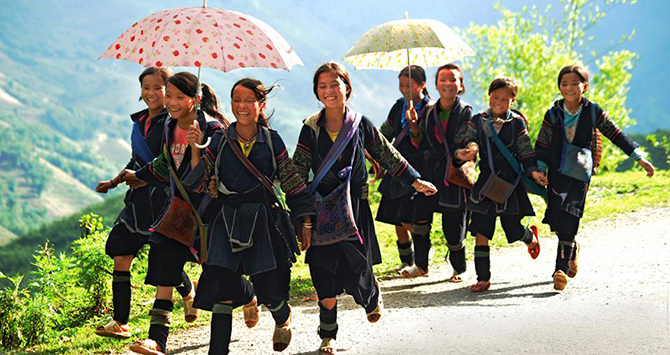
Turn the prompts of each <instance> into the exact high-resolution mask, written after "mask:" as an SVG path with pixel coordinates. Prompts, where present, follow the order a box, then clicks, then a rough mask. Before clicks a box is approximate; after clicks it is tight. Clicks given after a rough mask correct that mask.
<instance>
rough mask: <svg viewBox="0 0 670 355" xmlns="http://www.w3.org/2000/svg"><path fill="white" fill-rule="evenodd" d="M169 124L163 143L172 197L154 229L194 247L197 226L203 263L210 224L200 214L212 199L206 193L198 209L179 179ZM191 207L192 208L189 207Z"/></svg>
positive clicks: (200, 256)
mask: <svg viewBox="0 0 670 355" xmlns="http://www.w3.org/2000/svg"><path fill="white" fill-rule="evenodd" d="M168 124H169V120H165V129H164V131H165V144H163V155H164V156H165V158H166V159H167V165H168V168H169V171H170V190H171V196H172V197H171V198H170V204H169V205H168V207H167V209H166V210H165V213H163V215H162V216H161V217H160V219H159V220H158V221H157V222H156V223H155V224H154V226H153V230H154V231H155V232H158V233H160V234H162V235H164V236H166V237H168V238H171V239H174V240H176V241H178V242H180V243H182V244H184V245H186V246H188V247H193V245H194V243H193V242H194V240H195V233H196V228H197V230H198V234H199V235H200V253H199V256H197V257H198V263H203V262H205V261H206V260H207V247H208V245H207V236H208V226H207V225H206V224H204V223H203V222H202V219H201V218H200V214H201V213H203V212H204V210H205V208H206V207H207V205H208V204H209V202H210V201H211V197H210V196H209V195H206V196H205V197H203V199H202V201H201V202H200V206H198V207H199V208H198V209H196V208H195V206H194V205H193V203H192V202H191V199H190V198H189V196H188V193H187V192H186V189H185V188H184V186H183V185H182V183H181V181H180V180H179V176H177V173H176V172H175V171H174V168H173V167H172V162H171V158H172V156H171V155H170V153H169V152H168V148H167V145H168V142H169V140H168V133H169V129H168ZM175 187H176V188H177V189H178V190H179V193H180V194H181V195H182V197H183V198H184V199H181V198H179V197H177V195H176V194H175ZM189 207H190V208H189Z"/></svg>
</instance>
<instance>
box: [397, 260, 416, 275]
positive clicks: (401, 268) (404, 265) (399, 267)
mask: <svg viewBox="0 0 670 355" xmlns="http://www.w3.org/2000/svg"><path fill="white" fill-rule="evenodd" d="M413 265H414V264H408V263H406V262H403V263H402V264H400V266H398V267H397V268H395V269H394V271H395V272H396V273H398V274H399V273H400V272H401V271H402V270H404V269H405V268H407V267H411V266H413Z"/></svg>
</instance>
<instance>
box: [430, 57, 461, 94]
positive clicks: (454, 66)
mask: <svg viewBox="0 0 670 355" xmlns="http://www.w3.org/2000/svg"><path fill="white" fill-rule="evenodd" d="M442 70H456V71H458V74H460V75H459V77H458V78H459V79H460V80H461V86H462V87H463V89H462V90H461V89H458V93H456V95H461V94H465V78H464V77H463V69H461V67H460V66H458V64H454V63H447V64H445V65H443V66H441V67H439V68H437V71H436V72H435V85H436V86H437V77H438V76H439V75H440V71H442Z"/></svg>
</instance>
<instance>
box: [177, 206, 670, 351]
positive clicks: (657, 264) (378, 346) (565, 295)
mask: <svg viewBox="0 0 670 355" xmlns="http://www.w3.org/2000/svg"><path fill="white" fill-rule="evenodd" d="M580 235H582V236H584V237H578V238H579V239H578V240H579V241H580V243H581V245H582V253H581V257H580V270H579V275H578V276H577V278H575V279H570V282H569V284H568V287H567V289H566V290H565V291H564V292H562V293H558V292H554V291H553V287H552V283H551V277H550V276H551V273H552V272H553V266H554V259H555V255H556V254H555V253H556V239H555V238H544V239H542V248H543V249H542V253H541V255H540V257H539V258H538V259H537V260H531V259H530V257H529V256H528V254H527V252H526V250H525V247H524V246H523V245H517V246H515V247H511V248H505V249H503V250H499V251H497V252H494V253H493V254H492V255H491V271H492V279H491V281H492V283H493V286H492V289H491V290H490V291H488V292H485V293H483V294H473V293H471V292H470V291H469V290H468V286H469V285H470V284H472V283H474V282H475V280H476V275H475V273H474V264H473V263H472V262H470V263H469V264H468V272H467V273H466V274H465V277H464V279H465V282H463V283H461V284H449V283H446V282H445V280H446V279H447V278H448V277H449V276H450V273H451V268H450V267H449V266H443V267H441V268H435V269H432V270H431V275H430V276H429V277H423V278H419V279H415V280H404V279H400V278H394V279H390V280H385V281H383V282H382V290H383V295H384V301H385V306H386V312H385V314H384V316H383V318H382V320H381V321H380V322H379V323H377V324H369V323H367V321H366V320H365V313H364V311H363V310H362V309H361V308H358V307H356V306H355V304H354V303H353V301H352V299H351V297H349V296H345V297H341V298H340V304H339V306H338V313H339V317H338V323H339V327H340V331H339V334H338V341H337V344H336V345H337V349H338V353H342V354H407V355H409V354H446V353H450V354H466V353H482V354H492V353H496V354H512V353H514V354H566V353H567V354H570V353H572V354H670V321H669V319H670V304H669V299H670V272H668V268H669V267H670V252H669V251H670V247H669V244H670V208H663V209H643V210H640V211H637V212H632V213H628V214H623V215H618V216H616V217H615V218H612V219H604V220H599V221H596V222H592V223H589V224H586V225H584V226H583V227H582V229H581V233H580ZM498 237H501V236H498ZM293 309H294V312H295V313H294V327H293V342H292V343H291V345H290V346H289V348H288V349H287V350H285V351H284V354H314V353H316V349H317V348H318V344H319V342H320V340H319V338H318V336H317V335H316V328H317V325H318V318H319V317H318V311H317V310H318V308H317V305H316V302H306V303H302V304H299V305H296V306H294V308H293ZM233 326H234V330H233V343H232V345H231V354H268V353H272V345H271V342H270V341H271V340H270V339H271V337H272V328H273V321H272V317H271V316H270V314H269V313H268V312H267V311H266V310H264V311H263V312H262V313H261V321H260V323H259V324H258V325H257V326H256V327H255V328H253V329H247V328H246V327H245V326H244V323H243V322H242V320H241V312H236V314H235V321H234V325H233ZM208 342H209V328H208V327H204V328H198V329H194V330H192V331H189V332H186V333H181V334H176V335H175V336H172V337H171V338H170V340H169V343H168V348H169V349H170V351H169V353H168V354H207V347H208V345H207V344H208Z"/></svg>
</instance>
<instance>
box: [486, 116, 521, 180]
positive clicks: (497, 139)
mask: <svg viewBox="0 0 670 355" xmlns="http://www.w3.org/2000/svg"><path fill="white" fill-rule="evenodd" d="M489 128H490V129H491V138H492V139H493V143H495V145H496V147H498V150H499V151H500V153H502V155H503V157H505V160H507V162H508V163H509V165H510V166H512V169H514V171H515V172H516V173H517V174H519V175H521V172H522V168H521V164H519V162H518V161H517V160H516V159H514V157H513V156H512V153H511V152H510V151H509V149H507V146H506V145H505V144H504V143H503V142H502V140H501V139H500V136H498V133H497V132H496V130H495V129H494V128H493V123H492V122H489ZM487 141H488V140H487ZM489 151H490V147H489ZM489 159H492V158H491V155H490V154H489ZM489 164H491V165H493V161H492V160H491V161H490V162H489Z"/></svg>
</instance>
